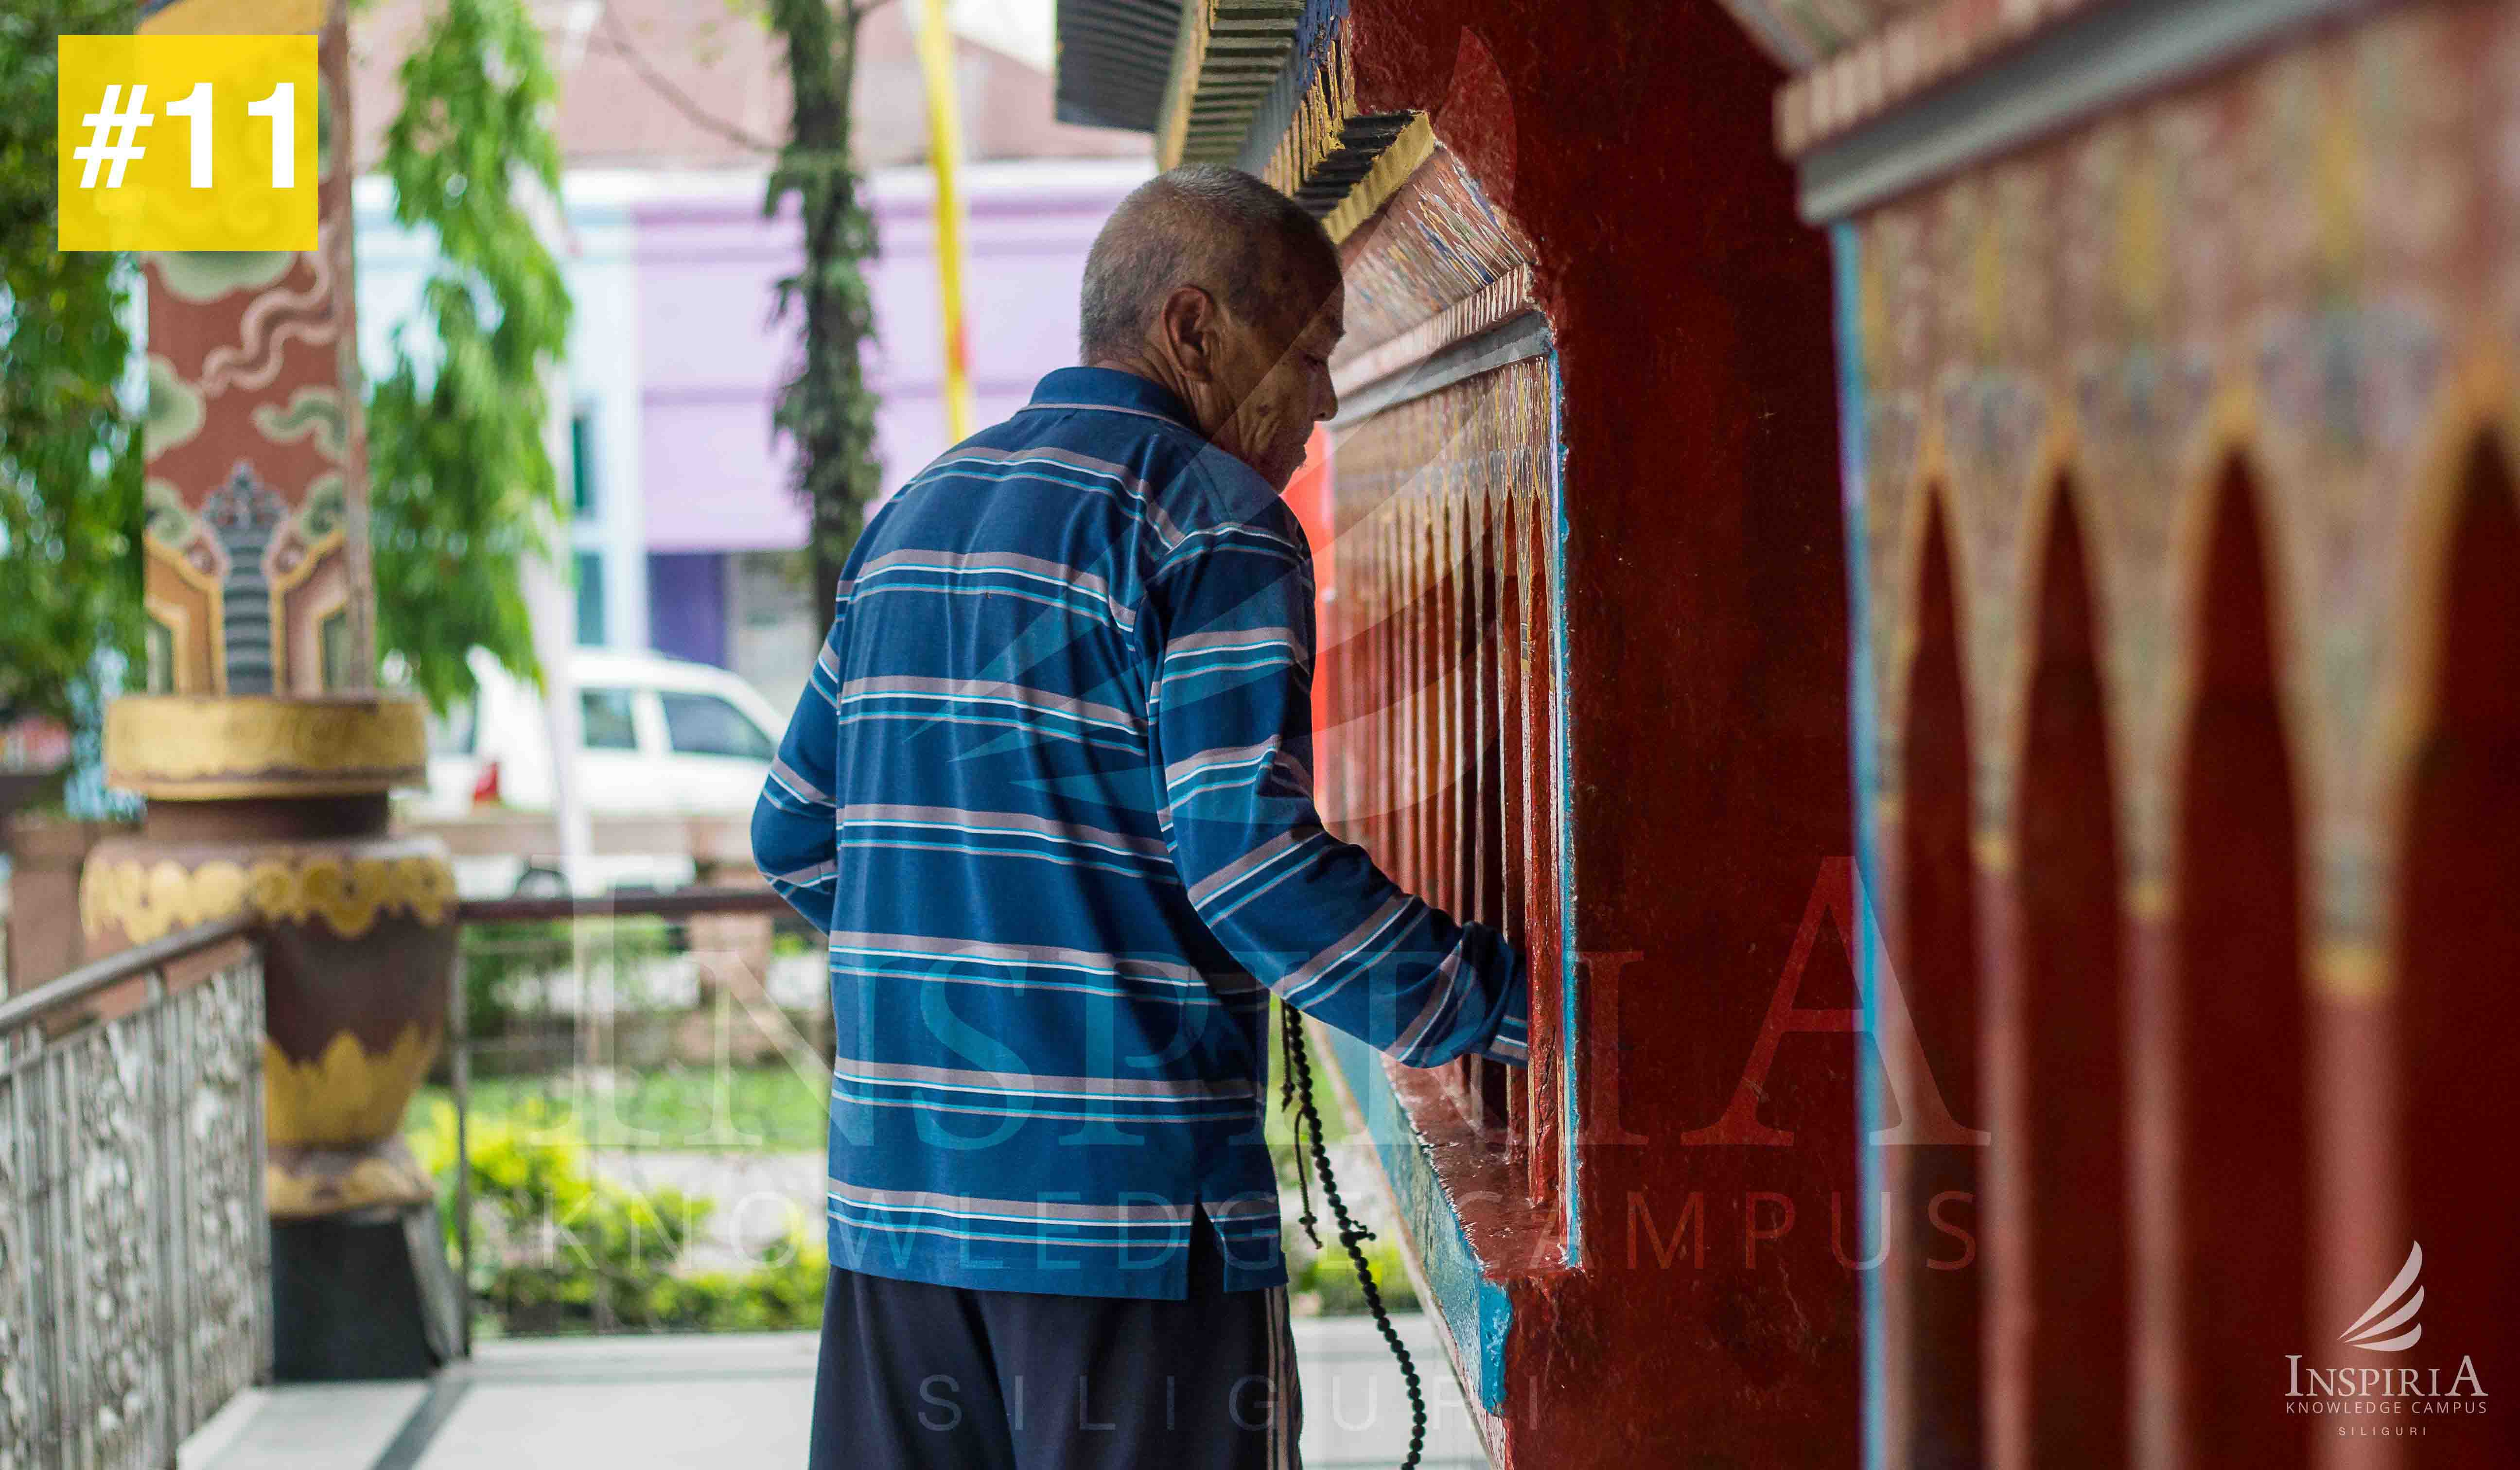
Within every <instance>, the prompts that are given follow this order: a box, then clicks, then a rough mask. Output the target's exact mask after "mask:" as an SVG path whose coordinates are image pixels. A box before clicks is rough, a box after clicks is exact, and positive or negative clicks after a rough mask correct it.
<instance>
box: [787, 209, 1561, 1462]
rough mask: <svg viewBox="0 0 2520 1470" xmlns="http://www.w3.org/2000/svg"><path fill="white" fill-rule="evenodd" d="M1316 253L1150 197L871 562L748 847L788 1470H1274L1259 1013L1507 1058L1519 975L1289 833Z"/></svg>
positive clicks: (1327, 300) (890, 520)
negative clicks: (801, 1338)
mask: <svg viewBox="0 0 2520 1470" xmlns="http://www.w3.org/2000/svg"><path fill="white" fill-rule="evenodd" d="M1341 310H1342V302H1341V285H1340V280H1339V261H1338V256H1337V253H1336V251H1335V250H1334V249H1333V247H1332V246H1331V244H1330V242H1329V240H1328V237H1327V236H1326V235H1325V234H1324V233H1323V231H1322V229H1321V226H1320V225H1319V224H1318V223H1317V222H1315V221H1314V220H1313V219H1312V218H1311V217H1310V216H1309V215H1307V214H1305V213H1304V212H1303V211H1302V210H1301V209H1300V208H1298V207H1297V206H1296V205H1295V204H1294V203H1293V202H1291V201H1290V200H1287V199H1285V198H1284V197H1283V196H1282V195H1280V194H1278V193H1277V192H1275V191H1274V190H1271V189H1270V188H1268V187H1267V186H1266V185H1264V184H1262V183H1260V182H1259V181H1258V180H1256V179H1253V178H1251V177H1250V176H1248V175H1246V174H1241V173H1237V172H1235V171H1233V170H1230V169H1222V168H1182V169H1175V170H1173V171H1172V172H1170V173H1166V174H1163V175H1161V176H1159V177H1157V178H1155V179H1153V180H1152V181H1150V182H1148V184H1146V185H1145V186H1144V187H1142V188H1140V189H1138V190H1137V191H1136V192H1135V193H1133V194H1131V195H1130V196H1129V197H1128V199H1127V200H1124V201H1123V202H1122V203H1121V205H1120V207H1119V208H1118V209H1117V210H1116V211H1114V212H1113V214H1112V216H1111V218H1110V220H1109V222H1108V223H1106V224H1105V225H1104V226H1103V229H1102V234H1101V235H1100V236H1099V237H1098V238H1097V239H1096V241H1095V243H1094V247H1093V250H1092V252H1091V253H1090V254H1089V255H1088V256H1087V258H1086V264H1085V283H1084V297H1083V327H1082V332H1081V338H1082V342H1081V347H1082V357H1083V361H1084V363H1085V364H1086V365H1085V366H1083V367H1079V368H1062V369H1060V370H1058V371H1057V372H1055V373H1052V374H1051V375H1050V376H1049V377H1047V378H1044V379H1042V380H1041V384H1040V386H1039V387H1038V388H1037V389H1036V390H1035V392H1034V394H1033V398H1032V402H1031V403H1030V404H1029V405H1027V406H1026V407H1025V408H1023V409H1022V410H1021V411H1019V412H1018V413H1016V414H1015V416H1014V417H1013V418H1012V419H1009V420H1008V421H1007V422H1006V423H1001V424H998V425H997V426H995V427H993V428H989V429H986V430H983V431H982V432H980V433H978V434H975V435H973V436H972V437H971V438H969V439H967V440H966V441H964V442H963V443H961V444H958V445H956V446H955V447H954V448H953V449H951V450H948V451H947V452H946V453H945V454H944V456H943V457H941V458H939V459H938V460H937V461H936V462H935V463H934V464H932V465H930V466H928V467H927V468H925V469H924V470H922V471H921V472H920V474H919V475H918V476H917V477H916V478H914V479H912V480H911V481H910V482H909V483H908V484H906V485H904V486H903V487H902V489H901V492H900V493H899V494H898V495H896V496H894V497H893V498H892V499H891V500H890V501H889V502H887V503H886V504H885V505H884V507H883V508H882V510H881V511H880V512H877V515H876V516H875V518H874V520H873V522H872V523H871V524H869V525H868V527H867V529H866V533H865V535H864V536H862V537H861V538H860V539H859V541H858V544H857V547H856V549H855V551H854V552H853V553H852V555H851V556H850V557H849V559H848V564H847V566H846V568H845V569H844V570H843V572H842V573H841V577H840V583H839V596H838V607H837V610H836V612H835V614H834V617H833V619H832V631H831V636H830V638H829V640H828V641H827V642H826V644H825V646H824V648H823V651H822V656H821V658H820V660H819V661H818V662H817V663H816V665H815V668H814V673H813V678H812V682H811V684H810V686H809V687H808V688H807V690H805V692H804V694H803V695H802V697H800V698H799V699H798V701H797V706H796V712H795V717H794V719H793V721H792V723H791V724H790V725H789V727H788V729H787V735H786V738H785V739H784V740H783V741H782V742H781V744H780V750H779V759H778V761H777V763H776V764H775V765H774V766H773V768H772V773H771V777H770V780H769V781H768V783H767V784H766V785H765V787H764V788H763V790H762V793H761V800H760V803H759V806H758V808H757V809H756V811H755V814H754V817H753V824H752V841H753V852H754V855H755V858H756V859H757V861H758V862H759V864H760V866H761V869H762V871H763V873H765V874H766V875H767V876H768V877H769V879H770V881H771V882H772V883H773V884H774V885H776V886H777V888H778V889H779V891H780V892H781V893H782V894H784V895H786V896H787V900H788V901H789V902H790V903H792V904H794V905H795V906H796V908H797V909H798V910H799V911H800V912H802V913H804V914H805V916H806V917H807V918H809V919H811V920H813V922H814V923H815V925H816V926H817V927H819V928H822V929H825V930H828V931H829V933H830V935H831V964H832V1010H833V1016H834V1020H835V1024H836V1035H837V1043H836V1047H835V1049H836V1052H837V1059H836V1061H835V1062H834V1064H833V1071H832V1130H831V1182H830V1194H829V1201H830V1212H829V1213H830V1218H829V1232H830V1240H831V1256H832V1277H831V1287H830V1294H829V1299H828V1302H827V1304H826V1307H825V1310H824V1322H823V1344H822V1367H821V1372H820V1375H819V1378H818V1381H817V1385H816V1390H815V1407H814V1437H813V1447H814V1448H813V1461H812V1462H813V1464H814V1465H815V1466H816V1467H818V1470H841V1467H847V1470H893V1467H902V1470H909V1467H940V1470H941V1467H954V1470H992V1467H1012V1466H1022V1467H1025V1470H1081V1467H1087V1466H1097V1467H1113V1470H1118V1467H1165V1470H1208V1467H1215V1470H1243V1467H1249V1470H1262V1467H1272V1470H1274V1467H1283V1466H1292V1465H1294V1464H1295V1463H1296V1457H1295V1436H1296V1431H1297V1429H1298V1427H1299V1424H1300V1409H1299V1406H1298V1404H1297V1401H1296V1385H1295V1372H1294V1360H1293V1352H1292V1340H1291V1338H1290V1336H1289V1334H1288V1331H1287V1325H1286V1293H1285V1280H1286V1272H1285V1263H1284V1259H1283V1256H1282V1255H1281V1253H1280V1250H1279V1244H1278V1195H1277V1176H1276V1173H1275V1171H1274V1170H1273V1168H1272V1167H1271V1163H1270V1159H1269V1153H1268V1148H1267V1145H1266V1143H1265V1142H1264V1141H1263V1138H1262V1136H1261V1118H1262V1111H1263V1102H1264V1098H1265V1096H1266V1086H1267V1081H1268V1063H1267V1060H1266V1057H1267V1051H1266V1047H1265V1038H1266V1034H1267V1019H1268V1018H1267V1007H1268V998H1269V996H1270V995H1271V994H1272V993H1275V994H1276V995H1277V996H1278V997H1279V998H1280V999H1281V1000H1283V1002H1285V1003H1287V1004H1290V1005H1292V1006H1295V1007H1296V1008H1298V1009H1300V1010H1302V1011H1304V1012H1305V1013H1307V1014H1309V1015H1312V1016H1314V1017H1316V1018H1318V1019H1320V1020H1321V1021H1323V1022H1325V1023H1327V1024H1328V1025H1331V1026H1335V1027H1338V1028H1339V1029H1340V1030H1342V1031H1346V1032H1348V1033H1350V1034H1352V1035H1355V1036H1357V1037H1361V1038H1363V1039H1364V1040H1365V1041H1367V1042H1369V1043H1371V1044H1373V1046H1375V1047H1380V1048H1381V1049H1383V1050H1385V1051H1387V1052H1389V1053H1391V1054H1392V1055H1393V1056H1396V1057H1398V1058H1399V1059H1401V1060H1402V1061H1405V1062H1408V1063H1410V1064H1412V1065H1415V1066H1421V1067H1431V1066H1435V1065H1437V1064H1439V1063H1442V1062H1446V1061H1449V1060H1451V1059H1453V1058H1454V1057H1457V1056H1461V1055H1463V1054H1465V1053H1469V1052H1478V1053H1480V1054H1484V1055H1487V1056H1491V1057H1496V1058H1498V1059H1501V1060H1505V1061H1508V1062H1520V1061H1522V1060H1523V1057H1524V1049H1523V1047H1524V1005H1525V977H1524V974H1523V967H1522V960H1521V958H1520V957H1519V956H1517V955H1516V954H1515V953H1514V952H1513V950H1512V949H1511V948H1509V947H1508V945H1507V944H1506V942H1505V940H1504V938H1503V937H1502V936H1501V935H1499V934H1498V933H1497V932H1496V931H1494V930H1493V929H1489V928H1486V927H1483V926H1481V925H1479V924H1476V923H1457V922H1455V921H1454V920H1453V919H1451V918H1450V917H1448V916H1446V915H1445V914H1444V913H1440V912H1438V911H1437V910H1435V909H1433V908H1431V907H1429V906H1428V905H1426V904H1425V903H1423V902H1421V901H1420V900H1418V899H1416V898H1413V897H1411V896H1410V895H1409V894H1406V893H1404V892H1402V891H1401V890H1400V889H1399V888H1398V887H1397V886H1396V885H1394V884H1393V883H1392V881H1391V880H1390V879H1389V878H1387V877H1386V876H1384V875H1383V873H1382V872H1381V871H1380V870H1379V869H1376V868H1375V867H1374V865H1373V862H1372V861H1371V860H1370V859H1369V858H1368V857H1367V856H1366V854H1365V853H1364V852H1363V851H1362V850H1361V849H1359V848H1357V847H1355V846H1353V845H1351V844H1349V843H1345V842H1341V841H1339V840H1338V839H1336V838H1334V837H1332V836H1330V835H1329V834H1328V832H1326V831H1325V830H1324V829H1323V827H1322V823H1321V818H1320V816H1319V815H1318V813H1317V812H1316V810H1315V808H1314V804H1313V798H1312V776H1311V760H1312V729H1311V717H1310V709H1311V705H1310V689H1311V680H1312V666H1313V652H1314V648H1313V580H1312V554H1311V550H1310V548H1309V546H1308V545H1307V544H1306V542H1305V539H1304V533H1303V530H1302V528H1301V527H1300V526H1299V525H1298V524H1297V523H1296V520H1295V517H1294V515H1293V513H1292V512H1289V511H1288V510H1287V509H1286V507H1285V505H1284V504H1283V502H1282V501H1281V500H1280V499H1279V498H1278V497H1279V493H1280V492H1281V491H1282V490H1283V489H1284V487H1285V484H1286V481H1287V479H1288V477H1289V476H1291V475H1292V474H1293V473H1294V471H1295V469H1296V468H1297V466H1298V465H1299V464H1300V463H1301V461H1302V459H1303V453H1304V444H1305V440H1306V438H1307V437H1308V436H1309V435H1310V433H1311V430H1312V425H1313V423H1315V422H1316V421H1318V420H1322V419H1326V418H1328V417H1329V416H1330V415H1331V414H1332V413H1333V412H1334V411H1335V409H1336V398H1335V396H1334V394H1333V392H1332V389H1331V387H1330V381H1329V368H1328V360H1329V354H1330V350H1331V348H1332V346H1333V345H1334V344H1335V343H1336V342H1337V340H1338V337H1339V334H1340V331H1341V327H1340V316H1341Z"/></svg>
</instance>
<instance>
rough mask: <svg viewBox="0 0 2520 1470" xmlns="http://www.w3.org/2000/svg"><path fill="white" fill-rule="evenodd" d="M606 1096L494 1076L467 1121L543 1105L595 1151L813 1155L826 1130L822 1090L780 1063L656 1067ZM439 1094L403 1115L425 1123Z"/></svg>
mask: <svg viewBox="0 0 2520 1470" xmlns="http://www.w3.org/2000/svg"><path fill="white" fill-rule="evenodd" d="M607 1077H608V1079H609V1086H608V1087H607V1088H603V1089H598V1088H594V1087H589V1086H583V1085H578V1084H576V1083H575V1082H574V1080H573V1079H571V1078H570V1077H568V1076H566V1075H561V1076H553V1077H492V1078H483V1079H476V1080H475V1081H474V1082H473V1084H472V1116H473V1117H474V1118H475V1119H479V1120H485V1121H486V1120H491V1119H504V1118H508V1117H511V1116H514V1115H515V1114H517V1113H518V1112H520V1111H522V1110H524V1109H525V1108H527V1107H530V1106H531V1105H532V1104H533V1103H535V1102H541V1103H543V1104H545V1105H547V1106H548V1108H549V1109H550V1113H549V1116H550V1117H551V1118H552V1120H553V1121H554V1122H555V1123H558V1124H560V1125H562V1126H563V1127H574V1128H575V1130H576V1131H577V1132H578V1133H580V1134H581V1135H583V1136H584V1137H585V1138H586V1140H587V1141H588V1142H590V1143H592V1144H594V1145H595V1146H596V1147H598V1148H608V1147H609V1148H617V1147H622V1146H626V1145H634V1144H635V1145H638V1146H641V1147H647V1148H668V1149H674V1148H687V1149H731V1150H737V1151H742V1152H753V1153H816V1152H820V1151H821V1150H822V1148H823V1145H824V1140H825V1137H826V1130H827V1128H828V1127H829V1123H828V1118H829V1108H830V1101H829V1096H830V1094H829V1091H828V1084H827V1083H826V1082H825V1081H824V1080H823V1079H822V1078H821V1077H819V1076H817V1077H810V1078H808V1077H798V1076H797V1075H796V1073H795V1071H794V1069H792V1068H790V1067H788V1066H787V1064H786V1063H784V1062H772V1063H769V1064H767V1065H763V1066H754V1067H729V1068H726V1069H725V1070H723V1071H718V1070H715V1069H710V1068H701V1067H657V1068H652V1069H647V1070H623V1071H614V1072H611V1073H608V1074H607ZM452 1100H453V1096H452V1094H451V1093H450V1092H449V1091H448V1090H447V1089H445V1088H440V1087H425V1088H422V1089H421V1090H420V1093H419V1096H418V1098H417V1100H416V1102H415V1104H414V1106H413V1108H412V1110H411V1114H410V1117H411V1121H412V1123H413V1124H414V1125H415V1126H420V1125H423V1124H425V1123H426V1121H427V1119H428V1117H429V1116H430V1115H431V1114H432V1113H433V1112H434V1111H435V1104H437V1103H438V1102H441V1101H444V1102H451V1101H452Z"/></svg>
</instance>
